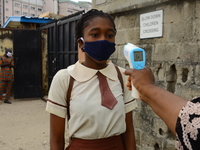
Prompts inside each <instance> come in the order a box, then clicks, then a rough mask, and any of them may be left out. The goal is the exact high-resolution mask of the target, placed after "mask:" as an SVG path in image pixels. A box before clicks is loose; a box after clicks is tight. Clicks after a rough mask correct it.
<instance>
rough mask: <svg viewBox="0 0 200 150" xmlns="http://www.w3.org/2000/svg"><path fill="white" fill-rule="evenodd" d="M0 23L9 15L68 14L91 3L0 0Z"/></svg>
mask: <svg viewBox="0 0 200 150" xmlns="http://www.w3.org/2000/svg"><path fill="white" fill-rule="evenodd" d="M0 5H1V7H0V9H1V11H0V12H1V13H0V24H1V26H3V24H4V23H5V22H6V20H7V19H8V18H9V17H10V16H30V17H39V16H40V15H42V14H44V13H47V12H48V13H51V14H59V15H62V16H68V15H70V14H73V13H76V12H78V11H81V10H85V11H88V10H89V9H91V7H92V4H91V3H89V2H78V3H76V2H73V1H71V0H0Z"/></svg>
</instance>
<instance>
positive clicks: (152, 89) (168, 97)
mask: <svg viewBox="0 0 200 150" xmlns="http://www.w3.org/2000/svg"><path fill="white" fill-rule="evenodd" d="M124 74H125V75H129V76H130V78H129V81H131V83H132V84H133V85H134V86H135V88H136V89H137V90H138V92H139V93H140V98H141V100H142V101H144V102H146V103H147V104H148V105H149V106H150V107H151V108H152V109H153V111H154V112H155V113H156V114H157V115H158V116H159V117H160V118H161V119H162V120H163V121H164V122H165V123H166V125H167V126H168V127H169V129H170V130H171V131H172V132H173V134H176V132H175V126H176V121H177V118H178V115H179V112H180V110H181V109H182V108H183V106H185V105H186V103H187V102H188V100H186V99H184V98H182V97H179V96H177V95H175V94H173V93H171V92H169V91H167V90H165V89H162V88H160V87H157V86H155V85H154V76H153V73H152V72H151V70H150V69H149V68H144V69H142V70H135V69H128V70H126V71H125V73H124ZM131 83H130V82H129V83H128V84H127V86H128V87H129V89H130V87H131Z"/></svg>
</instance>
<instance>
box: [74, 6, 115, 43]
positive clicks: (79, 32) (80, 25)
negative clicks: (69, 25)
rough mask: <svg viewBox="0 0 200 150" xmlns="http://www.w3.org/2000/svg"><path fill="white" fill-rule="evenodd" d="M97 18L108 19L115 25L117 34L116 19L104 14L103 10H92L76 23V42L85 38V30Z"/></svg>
mask: <svg viewBox="0 0 200 150" xmlns="http://www.w3.org/2000/svg"><path fill="white" fill-rule="evenodd" d="M96 17H102V18H108V19H109V20H110V21H111V23H112V24H113V27H114V30H115V32H117V30H116V27H115V23H114V19H113V18H112V17H111V16H110V15H109V14H107V13H104V12H103V11H101V10H97V9H91V10H89V11H88V12H87V13H85V14H83V15H82V17H81V18H80V19H79V20H78V21H77V23H76V28H75V32H76V40H78V39H79V38H81V37H83V29H84V28H85V27H86V26H87V25H88V24H89V21H90V20H92V19H94V18H96Z"/></svg>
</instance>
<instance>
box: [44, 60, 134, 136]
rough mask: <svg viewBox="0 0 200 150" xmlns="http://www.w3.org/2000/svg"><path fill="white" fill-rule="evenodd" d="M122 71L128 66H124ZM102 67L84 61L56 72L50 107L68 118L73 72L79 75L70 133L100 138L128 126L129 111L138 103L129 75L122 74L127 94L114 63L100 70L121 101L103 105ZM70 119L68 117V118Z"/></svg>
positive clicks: (57, 113)
mask: <svg viewBox="0 0 200 150" xmlns="http://www.w3.org/2000/svg"><path fill="white" fill-rule="evenodd" d="M119 69H120V71H123V70H124V69H122V68H120V67H119ZM97 71H98V70H95V69H91V68H87V67H85V66H83V65H82V64H81V63H80V62H77V63H76V64H75V65H72V66H69V67H68V68H67V69H62V70H60V71H58V72H57V74H56V75H55V76H54V78H53V81H52V83H51V87H50V90H49V95H48V99H49V101H48V102H47V106H46V111H48V112H49V113H52V114H54V115H57V116H59V117H62V118H67V117H66V115H67V110H66V94H67V89H68V84H69V79H70V75H71V76H72V77H73V78H74V79H75V81H74V85H73V89H72V92H71V99H70V120H69V122H68V127H69V136H70V137H71V136H72V137H76V138H81V139H99V138H106V137H110V136H115V135H119V134H121V133H124V132H125V130H126V123H125V114H126V113H127V112H130V111H132V110H133V109H134V108H136V107H137V102H136V101H133V97H132V96H131V92H130V91H129V90H128V89H127V88H126V86H125V84H126V83H127V77H126V76H125V75H123V74H122V77H123V82H124V94H123V93H122V88H121V84H120V81H119V79H118V76H117V71H116V68H115V66H114V65H113V63H111V62H109V63H108V66H107V67H106V68H104V69H102V70H99V71H100V72H101V73H102V74H103V75H105V76H106V77H107V81H108V85H109V87H110V89H111V91H112V93H113V95H114V96H115V98H116V99H117V101H118V103H117V104H116V105H115V107H114V108H113V109H112V110H110V109H108V108H106V107H104V106H102V105H101V94H100V89H99V80H98V78H97V75H96V73H97ZM66 120H67V119H66Z"/></svg>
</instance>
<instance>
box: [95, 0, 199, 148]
mask: <svg viewBox="0 0 200 150" xmlns="http://www.w3.org/2000/svg"><path fill="white" fill-rule="evenodd" d="M93 8H96V9H100V10H103V11H105V12H107V13H109V14H111V15H112V16H113V17H114V20H115V23H116V27H117V36H116V44H117V46H116V49H117V51H116V52H115V53H114V54H113V55H112V57H111V60H112V61H113V62H114V63H116V64H118V65H119V66H121V67H124V68H127V67H129V65H128V62H127V61H126V60H125V58H124V56H123V47H124V45H125V44H126V43H133V44H135V45H137V46H138V47H141V48H143V49H145V50H146V53H147V66H148V67H150V68H151V69H152V71H153V72H154V75H155V78H156V85H158V86H160V87H162V88H164V89H166V90H169V91H170V92H173V93H175V94H177V95H179V96H182V97H184V98H187V99H189V100H191V99H192V98H193V97H195V96H200V92H199V91H200V48H199V47H200V11H199V9H200V1H198V0H159V1H154V0H139V1H137V0H136V1H133V0H93ZM161 9H162V10H163V36H162V37H160V38H149V39H140V15H141V14H144V13H148V12H153V11H156V10H161ZM172 105H173V104H172ZM169 117H170V116H169ZM133 124H134V127H135V131H136V140H137V149H138V150H175V146H174V145H175V136H174V135H173V134H172V133H171V132H170V131H169V129H168V128H167V126H166V125H165V123H164V122H163V121H162V120H161V119H160V118H159V117H158V116H157V115H156V114H155V113H154V112H153V111H152V109H151V108H150V107H149V106H148V105H147V104H145V103H144V102H141V101H140V100H138V108H137V109H136V110H134V111H133Z"/></svg>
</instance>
